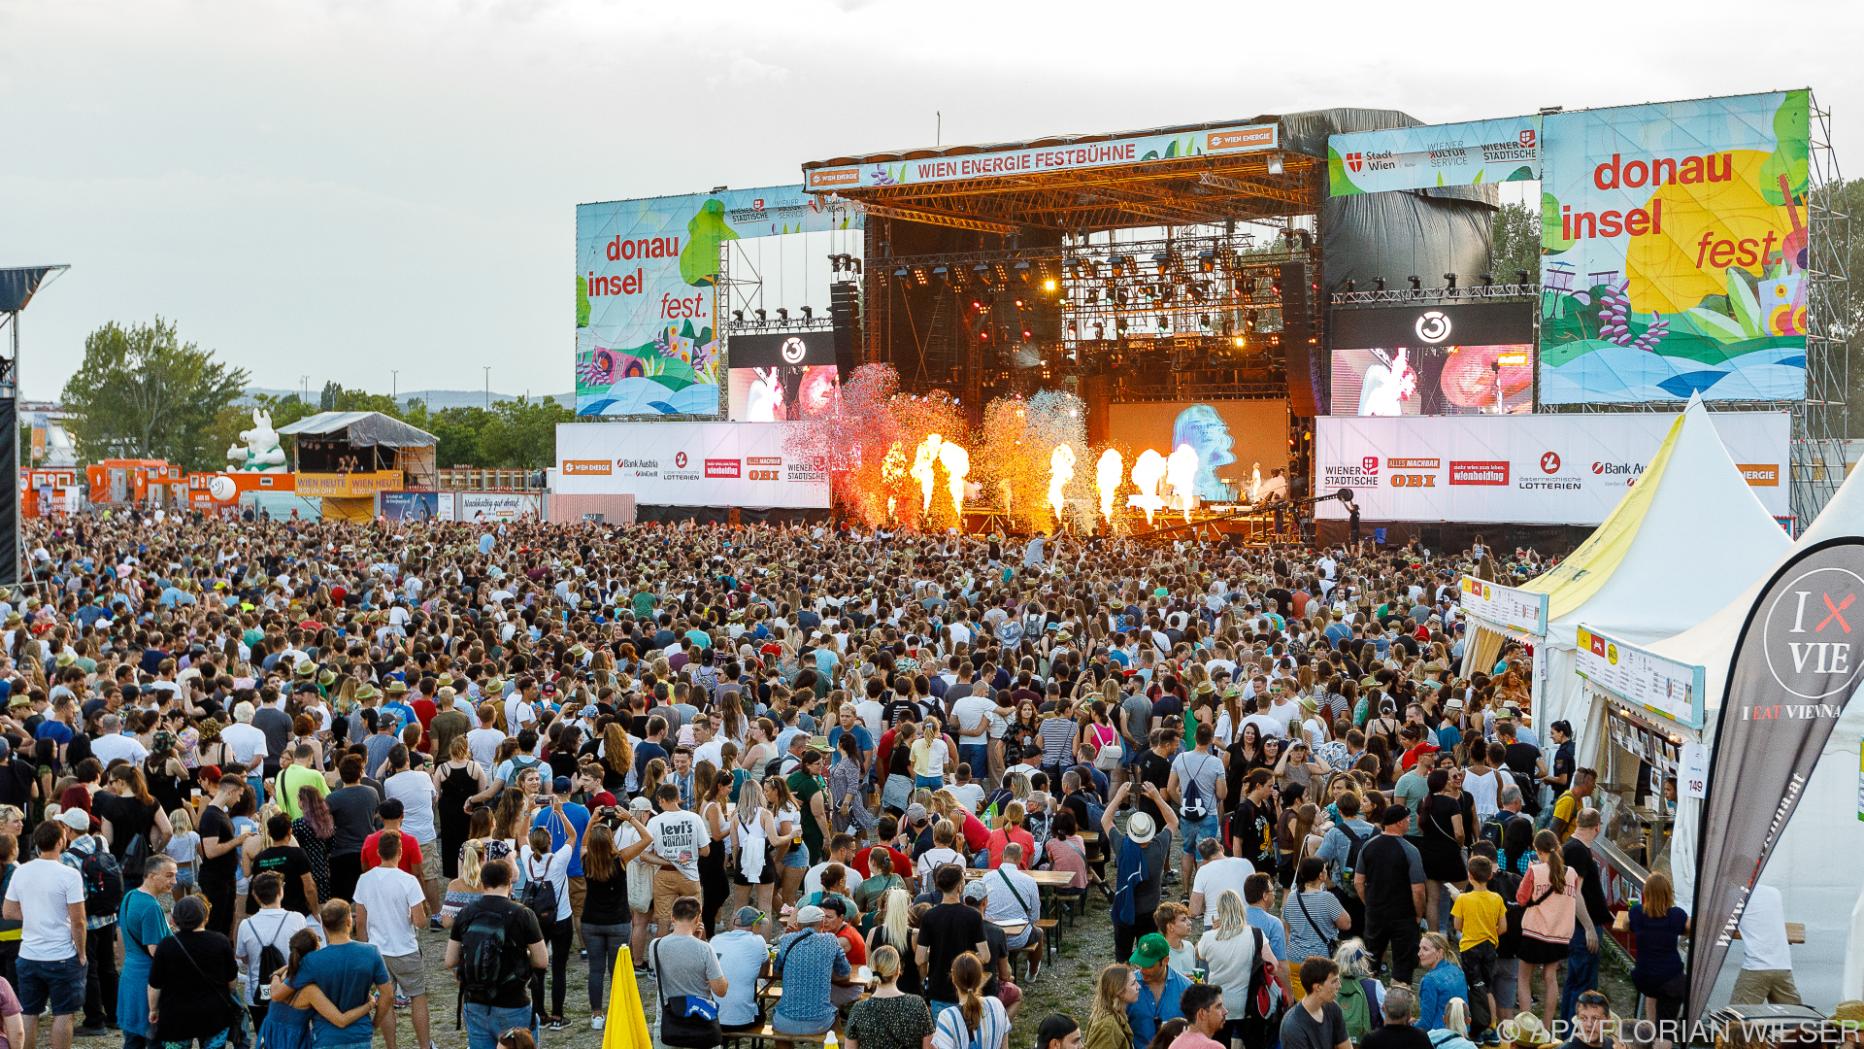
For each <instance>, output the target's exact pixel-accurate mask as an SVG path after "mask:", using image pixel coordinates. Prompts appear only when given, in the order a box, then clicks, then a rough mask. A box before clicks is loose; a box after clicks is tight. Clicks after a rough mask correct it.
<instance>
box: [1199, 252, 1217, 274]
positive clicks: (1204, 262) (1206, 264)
mask: <svg viewBox="0 0 1864 1049" xmlns="http://www.w3.org/2000/svg"><path fill="white" fill-rule="evenodd" d="M1197 268H1198V269H1200V270H1203V271H1204V272H1205V273H1215V272H1216V271H1217V256H1216V254H1215V253H1214V252H1209V251H1206V252H1204V253H1203V254H1202V255H1199V256H1198V257H1197Z"/></svg>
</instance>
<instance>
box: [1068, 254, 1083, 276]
mask: <svg viewBox="0 0 1864 1049" xmlns="http://www.w3.org/2000/svg"><path fill="white" fill-rule="evenodd" d="M1067 266H1068V276H1070V277H1073V278H1074V279H1075V280H1080V279H1081V260H1080V259H1069V260H1068V262H1067Z"/></svg>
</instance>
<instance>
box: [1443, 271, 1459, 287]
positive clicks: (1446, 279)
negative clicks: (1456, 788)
mask: <svg viewBox="0 0 1864 1049" xmlns="http://www.w3.org/2000/svg"><path fill="white" fill-rule="evenodd" d="M1443 286H1444V288H1445V289H1447V290H1449V291H1455V290H1456V274H1454V273H1446V274H1444V275H1443Z"/></svg>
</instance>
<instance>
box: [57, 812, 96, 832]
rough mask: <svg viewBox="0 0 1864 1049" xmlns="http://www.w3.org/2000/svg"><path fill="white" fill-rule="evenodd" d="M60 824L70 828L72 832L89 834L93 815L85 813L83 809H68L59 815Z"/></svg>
mask: <svg viewBox="0 0 1864 1049" xmlns="http://www.w3.org/2000/svg"><path fill="white" fill-rule="evenodd" d="M58 822H60V823H62V824H64V825H65V826H67V827H70V828H71V829H72V830H81V831H86V832H89V831H90V829H91V814H90V813H88V812H85V811H84V810H83V809H66V810H65V811H63V812H61V813H59V814H58Z"/></svg>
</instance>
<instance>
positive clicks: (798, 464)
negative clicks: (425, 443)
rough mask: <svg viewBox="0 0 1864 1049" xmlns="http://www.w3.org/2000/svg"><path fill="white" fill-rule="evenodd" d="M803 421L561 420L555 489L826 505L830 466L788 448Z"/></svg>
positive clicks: (638, 497) (693, 500)
mask: <svg viewBox="0 0 1864 1049" xmlns="http://www.w3.org/2000/svg"><path fill="white" fill-rule="evenodd" d="M797 425H798V424H796V423H788V422H769V423H733V422H663V423H560V424H558V426H557V482H556V490H557V491H558V492H561V493H564V494H566V495H632V496H634V497H635V502H636V503H637V504H638V505H640V506H704V507H733V506H738V507H751V508H759V509H762V508H772V507H777V508H790V509H799V508H800V509H822V508H826V507H827V506H828V505H829V482H828V473H827V472H826V471H825V470H824V469H823V468H822V467H821V465H820V464H818V463H814V462H810V461H807V460H805V459H803V458H801V457H798V456H795V455H792V454H789V453H787V452H785V451H784V447H783V446H784V442H785V441H786V440H787V439H788V438H789V435H790V433H791V431H792V430H793V429H794V428H795V427H796V426H797ZM464 499H465V494H464V493H462V502H461V507H460V510H461V517H462V518H464V519H467V520H470V519H471V515H470V514H469V513H467V512H466V503H465V501H464Z"/></svg>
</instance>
